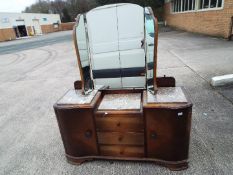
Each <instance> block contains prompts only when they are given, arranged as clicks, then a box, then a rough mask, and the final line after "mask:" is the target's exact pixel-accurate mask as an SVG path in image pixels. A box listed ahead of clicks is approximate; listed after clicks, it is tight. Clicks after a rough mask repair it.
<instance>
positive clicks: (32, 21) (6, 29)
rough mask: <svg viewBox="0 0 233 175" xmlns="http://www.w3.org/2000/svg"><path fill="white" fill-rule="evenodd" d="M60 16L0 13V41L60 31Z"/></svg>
mask: <svg viewBox="0 0 233 175" xmlns="http://www.w3.org/2000/svg"><path fill="white" fill-rule="evenodd" d="M60 24H61V20H60V15H58V14H39V13H0V41H6V40H12V39H15V38H20V37H26V36H29V35H41V34H43V33H50V32H55V31H59V30H60V26H61V25H60Z"/></svg>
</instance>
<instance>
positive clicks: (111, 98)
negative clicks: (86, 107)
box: [98, 93, 141, 110]
mask: <svg viewBox="0 0 233 175" xmlns="http://www.w3.org/2000/svg"><path fill="white" fill-rule="evenodd" d="M140 108H141V93H127V94H106V95H105V96H104V98H103V100H102V102H101V103H100V106H99V108H98V109H99V110H124V109H140Z"/></svg>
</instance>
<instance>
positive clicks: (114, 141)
mask: <svg viewBox="0 0 233 175" xmlns="http://www.w3.org/2000/svg"><path fill="white" fill-rule="evenodd" d="M97 137H98V142H99V144H107V145H144V133H134V132H126V133H120V132H97Z"/></svg>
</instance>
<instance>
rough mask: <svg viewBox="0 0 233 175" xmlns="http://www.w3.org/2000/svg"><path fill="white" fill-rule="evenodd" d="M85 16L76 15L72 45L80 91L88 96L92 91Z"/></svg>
mask: <svg viewBox="0 0 233 175" xmlns="http://www.w3.org/2000/svg"><path fill="white" fill-rule="evenodd" d="M85 21H86V15H85V14H83V15H78V16H77V22H76V25H75V27H74V31H73V36H74V45H75V50H76V55H77V60H78V65H79V69H80V77H81V81H82V91H83V93H84V94H88V93H89V92H91V91H92V89H93V81H92V78H91V65H90V51H89V45H88V32H87V26H86V22H85Z"/></svg>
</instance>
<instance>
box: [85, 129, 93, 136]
mask: <svg viewBox="0 0 233 175" xmlns="http://www.w3.org/2000/svg"><path fill="white" fill-rule="evenodd" d="M91 136H92V131H91V130H86V132H85V137H86V138H91Z"/></svg>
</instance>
